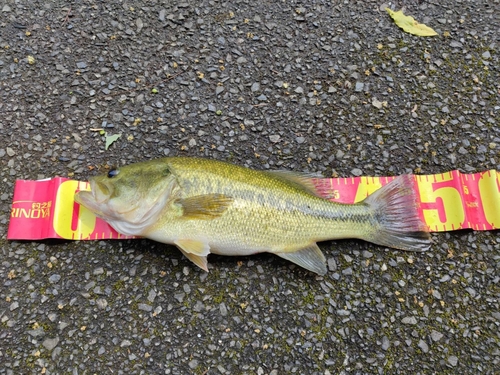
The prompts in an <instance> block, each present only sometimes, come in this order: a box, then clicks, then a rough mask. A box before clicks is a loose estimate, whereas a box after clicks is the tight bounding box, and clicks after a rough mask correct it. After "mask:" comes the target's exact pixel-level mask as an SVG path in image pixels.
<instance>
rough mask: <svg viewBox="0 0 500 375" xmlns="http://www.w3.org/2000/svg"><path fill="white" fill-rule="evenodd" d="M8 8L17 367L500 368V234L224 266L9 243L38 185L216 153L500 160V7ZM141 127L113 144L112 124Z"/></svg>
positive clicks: (372, 161) (375, 163)
mask: <svg viewBox="0 0 500 375" xmlns="http://www.w3.org/2000/svg"><path fill="white" fill-rule="evenodd" d="M386 5H389V6H391V7H392V8H393V9H400V8H401V7H402V6H404V7H405V12H406V13H407V14H410V15H412V16H414V17H415V18H416V19H417V20H418V21H420V22H423V23H425V24H427V25H428V26H430V27H432V28H434V29H435V30H436V31H437V32H438V33H439V36H436V37H432V38H422V37H416V36H412V35H409V34H405V33H404V32H402V31H401V30H400V29H399V28H398V27H397V26H396V25H394V23H393V22H392V20H391V19H390V18H389V16H388V15H387V14H386V13H385V11H384V10H383V9H384V4H382V2H375V1H304V2H296V1H243V0H234V1H191V0H186V1H182V2H178V1H169V2H161V1H154V0H153V1H143V2H139V1H137V2H132V1H115V0H111V1H59V0H54V1H25V0H18V1H11V0H3V1H2V5H0V98H1V99H0V142H1V143H0V181H1V185H0V186H1V191H0V205H1V209H0V233H1V236H2V237H1V240H0V279H1V287H0V374H95V373H99V374H101V373H102V374H104V373H109V374H273V375H275V374H495V373H496V374H498V373H500V333H499V332H500V331H499V325H500V311H499V306H500V302H499V298H500V285H499V284H500V275H499V267H500V236H499V232H498V231H489V232H473V231H455V232H446V233H439V234H434V235H433V239H434V242H435V243H434V245H433V246H432V249H431V250H430V251H428V252H427V253H423V254H413V253H407V252H401V251H396V250H391V249H386V248H382V247H379V246H376V245H372V244H369V243H365V242H362V241H357V240H343V241H335V242H325V243H321V244H320V247H321V249H322V250H323V252H324V253H325V256H326V257H327V259H328V267H329V272H328V273H327V275H325V276H324V277H319V276H315V275H313V274H311V273H309V272H307V271H305V270H302V269H300V268H298V267H296V266H294V265H292V264H291V263H289V262H287V261H285V260H283V259H280V258H278V257H276V256H273V255H269V254H260V255H256V256H252V257H244V258H231V257H220V256H210V257H209V263H210V265H209V269H210V272H209V273H208V274H207V273H205V272H203V271H201V270H199V269H198V268H196V267H195V266H194V265H193V264H191V263H190V262H189V261H188V260H187V259H185V258H184V257H183V256H182V254H181V253H180V252H179V251H178V250H177V249H175V248H174V247H171V246H166V245H162V244H158V243H154V242H152V241H147V240H127V241H87V242H76V241H75V242H73V241H55V240H47V241H39V242H23V241H7V240H6V231H7V225H8V222H9V215H10V204H11V202H12V193H13V186H14V181H15V180H16V179H40V178H49V177H54V176H56V175H58V176H67V177H71V178H74V179H79V180H85V179H87V178H88V177H89V176H91V175H94V174H95V173H98V172H99V171H100V172H103V171H105V170H106V168H109V166H111V165H123V164H128V163H131V162H136V161H143V160H148V159H151V158H156V157H161V156H165V155H170V156H172V155H190V156H203V157H207V158H213V159H218V160H226V161H230V162H232V163H236V164H240V165H246V166H250V167H252V168H257V169H286V170H294V171H306V172H307V171H308V172H321V173H322V174H323V175H324V176H325V177H331V176H352V175H366V176H369V175H382V176H383V175H399V174H403V173H417V174H432V173H440V172H446V171H450V170H454V169H459V170H461V171H463V172H467V173H472V172H479V171H484V170H489V169H496V170H500V156H499V150H500V128H499V123H498V116H499V110H500V101H499V94H500V84H499V82H500V77H499V76H500V75H499V65H500V64H499V54H498V50H499V43H500V36H499V34H500V32H499V30H500V20H499V18H500V3H499V1H498V0H493V1H492V0H490V1H486V0H484V1H465V0H463V1H458V0H457V1H451V0H446V1H431V2H429V1H405V2H397V3H386V4H385V6H386ZM95 129H104V130H105V131H106V132H107V133H108V135H116V134H121V137H120V138H119V139H118V140H116V141H115V142H114V143H113V144H112V145H111V146H110V147H109V148H108V149H107V150H106V149H105V137H104V136H103V135H102V134H100V132H99V130H95Z"/></svg>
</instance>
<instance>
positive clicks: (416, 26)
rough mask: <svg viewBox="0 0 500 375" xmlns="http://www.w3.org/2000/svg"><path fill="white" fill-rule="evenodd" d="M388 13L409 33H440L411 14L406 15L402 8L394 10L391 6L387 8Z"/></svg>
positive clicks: (418, 34) (419, 34) (427, 34)
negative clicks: (419, 21)
mask: <svg viewBox="0 0 500 375" xmlns="http://www.w3.org/2000/svg"><path fill="white" fill-rule="evenodd" d="M385 10H386V11H387V13H389V15H390V16H391V17H392V19H393V20H394V22H395V23H396V25H398V26H399V27H400V28H402V29H403V30H404V31H406V32H407V33H409V34H413V35H417V36H434V35H438V33H436V32H435V31H434V30H433V29H431V28H430V27H428V26H426V25H424V24H423V23H418V22H417V21H415V19H414V18H413V17H411V16H405V15H404V14H403V11H402V10H399V11H397V12H394V11H392V10H390V9H389V8H385Z"/></svg>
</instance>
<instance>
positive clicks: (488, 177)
mask: <svg viewBox="0 0 500 375" xmlns="http://www.w3.org/2000/svg"><path fill="white" fill-rule="evenodd" d="M478 187H479V194H480V195H481V202H482V206H483V211H484V217H485V219H486V221H487V222H488V223H489V224H490V225H491V226H492V227H493V228H499V227H500V174H499V173H497V172H496V171H488V172H485V173H483V175H482V176H481V179H480V180H479V183H478Z"/></svg>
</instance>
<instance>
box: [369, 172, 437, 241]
mask: <svg viewBox="0 0 500 375" xmlns="http://www.w3.org/2000/svg"><path fill="white" fill-rule="evenodd" d="M363 203H364V204H366V205H368V206H369V207H370V208H371V209H372V211H373V217H374V220H375V222H376V223H377V224H376V225H375V226H374V231H373V232H371V233H370V234H368V235H366V237H363V239H364V240H366V241H369V242H373V243H376V244H378V245H382V246H388V247H393V248H396V249H400V250H408V251H426V250H428V249H429V248H430V246H431V244H432V240H431V237H430V234H429V228H428V227H427V225H426V224H424V223H423V222H422V220H421V218H420V216H419V212H418V200H417V193H416V190H415V180H414V178H413V176H412V175H403V176H399V177H397V178H396V179H394V180H393V181H391V182H390V183H388V184H387V185H385V186H384V187H382V188H381V189H379V190H377V191H375V192H374V193H373V194H371V195H369V196H368V197H367V198H366V199H365V200H364V201H363Z"/></svg>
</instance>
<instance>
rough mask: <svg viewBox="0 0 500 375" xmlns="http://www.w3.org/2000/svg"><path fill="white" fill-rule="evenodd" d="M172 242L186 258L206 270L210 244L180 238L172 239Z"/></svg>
mask: <svg viewBox="0 0 500 375" xmlns="http://www.w3.org/2000/svg"><path fill="white" fill-rule="evenodd" d="M174 243H175V244H176V245H177V247H178V248H179V250H180V251H181V252H182V254H184V255H185V256H186V258H188V259H189V260H190V261H191V262H193V263H194V264H196V265H197V266H198V267H200V268H201V269H202V270H204V271H206V272H208V267H207V265H208V262H207V255H208V254H210V246H208V244H207V243H206V242H202V241H197V240H186V239H184V240H182V239H181V240H177V241H174Z"/></svg>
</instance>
